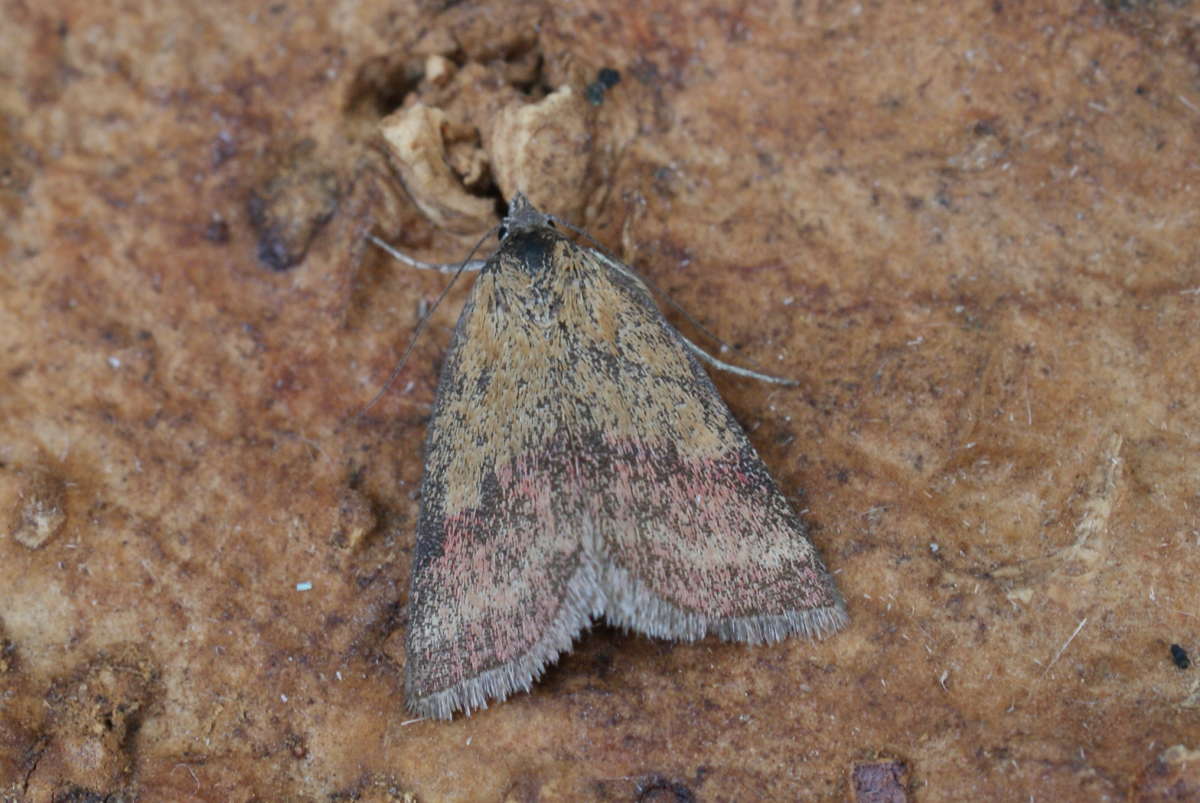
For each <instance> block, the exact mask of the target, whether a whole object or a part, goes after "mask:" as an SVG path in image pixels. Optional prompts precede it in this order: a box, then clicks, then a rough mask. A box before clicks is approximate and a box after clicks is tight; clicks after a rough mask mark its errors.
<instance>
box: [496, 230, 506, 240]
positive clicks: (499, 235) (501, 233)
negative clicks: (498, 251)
mask: <svg viewBox="0 0 1200 803" xmlns="http://www.w3.org/2000/svg"><path fill="white" fill-rule="evenodd" d="M507 236H508V227H507V226H501V227H500V230H499V231H498V232H497V233H496V239H498V240H500V241H501V242H503V241H504V238H505V237H507Z"/></svg>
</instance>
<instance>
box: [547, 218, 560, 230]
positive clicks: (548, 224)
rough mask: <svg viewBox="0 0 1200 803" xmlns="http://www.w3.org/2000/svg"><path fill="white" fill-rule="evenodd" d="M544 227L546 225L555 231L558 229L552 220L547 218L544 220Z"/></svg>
mask: <svg viewBox="0 0 1200 803" xmlns="http://www.w3.org/2000/svg"><path fill="white" fill-rule="evenodd" d="M546 225H547V226H549V227H550V228H552V229H557V228H558V226H557V225H556V224H555V222H554V218H552V217H548V218H546Z"/></svg>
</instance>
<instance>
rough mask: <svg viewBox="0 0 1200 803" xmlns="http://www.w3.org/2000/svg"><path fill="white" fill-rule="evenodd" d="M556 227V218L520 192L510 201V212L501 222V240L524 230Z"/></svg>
mask: <svg viewBox="0 0 1200 803" xmlns="http://www.w3.org/2000/svg"><path fill="white" fill-rule="evenodd" d="M554 227H555V226H554V218H552V217H551V216H550V215H547V214H546V213H544V212H542V211H541V210H539V209H538V208H537V207H536V206H534V205H533V204H531V203H530V202H529V199H528V198H526V197H525V193H523V192H518V193H517V194H516V195H514V196H513V197H512V200H511V201H509V202H508V214H507V215H505V216H504V220H503V221H501V223H500V240H501V242H503V241H504V240H505V239H507V238H508V237H511V236H512V235H514V234H520V233H521V232H524V231H536V230H538V229H547V228H549V229H553V228H554Z"/></svg>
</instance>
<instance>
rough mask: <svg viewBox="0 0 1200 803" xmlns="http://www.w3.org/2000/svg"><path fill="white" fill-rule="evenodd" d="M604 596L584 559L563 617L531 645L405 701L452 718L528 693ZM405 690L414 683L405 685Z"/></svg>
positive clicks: (435, 716)
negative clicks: (471, 675)
mask: <svg viewBox="0 0 1200 803" xmlns="http://www.w3.org/2000/svg"><path fill="white" fill-rule="evenodd" d="M604 603H605V596H604V590H603V588H602V587H601V585H600V578H599V575H598V574H597V573H596V571H595V568H594V567H593V566H591V565H590V564H589V563H584V564H583V565H582V566H581V567H580V569H579V571H577V572H576V573H575V575H574V576H573V577H572V578H571V580H570V582H569V583H568V585H567V596H566V600H565V602H564V603H563V607H562V608H561V609H560V610H559V613H558V616H557V617H556V618H555V620H554V621H553V622H552V623H551V625H550V627H548V628H547V629H546V632H545V633H544V634H543V635H542V637H541V638H540V639H539V640H538V641H537V643H536V644H534V645H533V646H532V647H531V648H530V649H528V650H526V651H525V652H523V653H522V654H520V655H518V656H516V657H515V658H513V659H512V660H510V661H508V662H506V663H503V664H500V665H499V666H496V667H493V668H492V669H488V670H485V671H483V672H481V673H479V674H478V675H475V676H474V677H469V678H465V679H463V680H461V681H459V682H458V683H456V684H454V685H453V686H451V687H449V688H447V689H443V690H441V691H435V692H430V693H427V694H412V693H407V694H406V699H405V704H406V705H407V706H408V708H409V710H410V711H412V712H413V713H416V714H419V715H420V716H422V717H426V718H429V719H451V718H452V717H453V716H454V713H455V712H456V711H461V712H462V713H464V714H466V715H468V716H470V714H471V712H472V711H476V710H480V709H484V708H487V706H488V701H492V702H497V703H499V702H502V701H504V700H506V699H507V698H508V697H509V695H511V694H514V693H516V692H518V691H526V692H527V691H529V690H530V689H531V688H533V683H534V681H536V680H537V679H538V678H540V677H541V676H542V673H543V672H545V671H546V667H548V666H550V665H551V664H553V663H555V662H556V661H557V660H558V659H559V657H560V656H561V655H562V654H563V653H564V652H566V651H567V650H569V649H571V645H572V644H573V643H574V641H575V639H576V637H577V636H579V634H580V633H582V632H583V631H584V630H586V629H587V628H588V627H590V626H591V623H592V619H593V618H594V617H597V616H599V615H600V614H601V613H603V612H604ZM405 686H406V692H407V691H408V689H409V688H410V684H407V683H406V684H405Z"/></svg>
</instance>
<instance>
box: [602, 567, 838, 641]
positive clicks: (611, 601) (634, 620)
mask: <svg viewBox="0 0 1200 803" xmlns="http://www.w3.org/2000/svg"><path fill="white" fill-rule="evenodd" d="M602 577H603V584H604V588H605V591H606V592H607V597H608V604H607V605H606V606H605V611H604V619H605V621H606V622H608V623H609V624H610V625H613V626H615V627H620V628H623V629H625V630H635V631H637V632H639V633H643V634H645V635H647V636H651V637H653V638H665V639H679V640H683V641H698V640H699V639H702V638H704V637H705V636H708V635H714V636H717V637H718V638H720V639H721V640H723V641H737V642H744V643H747V644H768V643H772V642H776V641H782V640H783V639H785V638H787V637H788V636H794V635H800V636H805V637H806V638H811V639H820V638H825V637H826V636H829V635H832V634H833V633H836V632H837V631H839V630H841V629H842V628H843V627H845V626H846V625H847V624H848V623H849V621H850V617H849V616H848V615H847V614H846V604H845V603H844V602H843V601H842V598H841V595H839V594H838V593H837V591H836V589H834V588H833V584H832V583H830V584H829V586H828V588H827V595H828V604H827V605H822V606H819V607H815V608H803V609H797V610H790V611H784V612H782V613H778V614H756V615H750V616H730V617H711V616H704V615H703V614H698V613H694V612H691V611H685V610H683V609H681V608H679V607H677V606H675V605H672V604H671V603H669V602H667V601H666V600H664V599H663V598H662V597H660V596H658V595H657V594H655V593H654V592H652V591H651V590H650V589H648V588H647V587H646V586H645V584H644V583H642V582H641V581H640V580H638V579H637V578H636V577H635V576H634V575H632V574H631V573H630V572H628V571H626V570H624V569H622V568H620V567H619V566H615V565H613V564H612V563H609V564H607V565H606V566H605V567H604V572H603V575H602Z"/></svg>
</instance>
